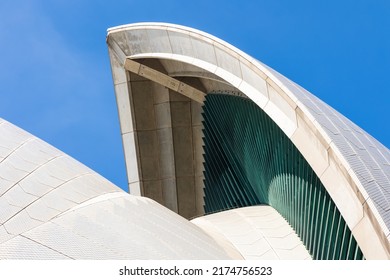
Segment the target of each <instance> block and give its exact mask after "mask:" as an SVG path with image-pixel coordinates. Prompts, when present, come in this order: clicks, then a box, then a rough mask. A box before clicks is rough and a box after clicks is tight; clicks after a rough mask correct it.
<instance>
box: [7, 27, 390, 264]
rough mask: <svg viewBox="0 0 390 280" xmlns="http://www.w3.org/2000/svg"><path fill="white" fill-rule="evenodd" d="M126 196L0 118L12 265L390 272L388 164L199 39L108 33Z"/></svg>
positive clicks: (339, 124)
mask: <svg viewBox="0 0 390 280" xmlns="http://www.w3.org/2000/svg"><path fill="white" fill-rule="evenodd" d="M107 44H108V49H109V55H110V60H111V68H112V74H113V81H114V87H115V94H116V99H117V105H118V112H119V119H120V127H121V135H122V140H123V147H124V156H125V160H126V168H127V176H128V185H129V191H130V194H128V193H126V192H124V191H122V190H121V189H119V188H118V187H116V186H114V185H113V184H112V183H110V182H108V181H107V180H106V179H104V178H103V177H101V176H100V175H98V174H97V173H95V172H93V171H92V170H90V169H89V168H87V167H85V166H84V165H82V164H81V163H79V162H77V161H75V160H74V159H72V158H71V157H69V156H67V155H65V154H64V153H62V152H61V151H59V150H57V149H55V148H54V147H52V146H50V145H48V144H46V143H44V142H43V141H41V140H39V139H38V138H36V137H34V136H32V135H30V134H29V133H27V132H25V131H23V130H21V129H20V128H17V127H15V126H13V125H12V124H10V123H9V122H7V121H5V120H1V119H0V259H8V258H17V259H64V258H71V259H389V258H390V151H389V149H388V148H386V147H385V146H383V145H382V144H381V143H379V142H378V141H377V140H376V139H374V138H373V137H372V136H370V135H369V134H368V133H366V132H365V131H364V130H362V129H361V128H359V127H358V126H357V125H355V124H354V123H353V122H351V121H350V120H349V119H347V118H346V117H344V116H343V115H341V114H340V113H338V112H337V111H336V110H334V109H333V108H331V107H330V106H329V105H327V104H325V103H324V102H323V101H321V100H319V99H318V98H317V97H315V96H314V95H313V94H311V93H310V92H308V91H306V90H305V89H303V88H302V87H300V86H299V85H297V84H296V83H294V82H292V81H290V80H289V79H287V78H286V77H284V76H282V75H281V74H279V73H278V72H276V71H275V70H273V69H271V68H269V67H268V66H266V65H264V64H263V63H261V62H259V61H258V60H256V59H254V58H252V57H250V56H248V55H247V54H245V53H243V52H242V51H240V50H238V49H236V48H235V47H233V46H231V45H230V44H228V43H226V42H224V41H222V40H220V39H218V38H216V37H214V36H211V35H209V34H206V33H204V32H201V31H198V30H194V29H191V28H187V27H183V26H178V25H172V24H165V23H140V24H130V25H125V26H119V27H115V28H111V29H109V30H108V35H107Z"/></svg>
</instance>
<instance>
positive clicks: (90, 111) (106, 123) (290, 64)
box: [0, 0, 390, 189]
mask: <svg viewBox="0 0 390 280" xmlns="http://www.w3.org/2000/svg"><path fill="white" fill-rule="evenodd" d="M147 21H158V22H169V23H176V24H182V25H187V26H190V27H193V28H197V29H200V30H202V31H205V32H208V33H210V34H212V35H215V36H217V37H219V38H221V39H223V40H225V41H227V42H229V43H231V44H232V45H234V46H236V47H237V48H239V49H241V50H243V51H244V52H246V53H248V54H249V55H251V56H253V57H255V58H257V59H258V60H260V61H262V62H263V63H265V64H267V65H269V66H270V67H272V68H274V69H275V70H277V71H278V72H280V73H282V74H283V75H285V76H287V77H288V78H290V79H291V80H293V81H295V82H297V83H298V84H300V85H301V86H303V87H304V88H306V89H308V90H309V91H311V92H312V93H313V94H315V95H316V96H318V97H319V98H320V99H322V100H324V101H325V102H326V103H328V104H329V105H331V106H332V107H334V108H335V109H336V110H338V111H339V112H341V113H342V114H343V115H345V116H346V117H348V118H349V119H351V120H352V121H353V122H355V123H356V124H357V125H359V126H360V127H362V128H363V129H364V130H366V131H367V132H368V133H370V134H371V135H373V136H374V137H375V138H377V139H378V140H379V141H380V142H382V143H383V144H384V145H385V146H387V147H388V148H389V147H390V129H389V122H390V117H389V116H390V1H388V0H364V1H363V0H327V1H313V0H294V1H291V0H253V1H250V0H248V1H245V0H241V1H235V0H233V1H228V0H224V1H219V0H218V1H213V0H208V1H207V0H196V1H173V0H166V1H161V0H159V1H148V0H137V1H132V0H110V1H108V0H105V1H103V0H53V1H51V0H0V117H1V118H4V119H6V120H8V121H10V122H12V123H14V124H16V125H17V126H20V127H22V128H23V129H25V130H27V131H29V132H31V133H33V134H34V135H36V136H38V137H40V138H41V139H43V140H45V141H47V142H49V143H50V144H52V145H54V146H55V147H57V148H59V149H60V150H62V151H64V152H65V153H67V154H69V155H71V156H73V157H74V158H76V159H78V160H79V161H81V162H82V163H84V164H86V165H87V166H89V167H91V168H92V169H94V170H95V171H97V172H98V173H100V174H102V175H103V176H105V177H106V178H108V179H109V180H111V181H112V182H113V183H115V184H117V185H118V186H120V187H121V188H124V189H127V186H126V182H127V181H126V171H125V164H124V157H123V152H122V142H121V137H120V130H119V121H118V115H117V110H116V103H115V97H114V91H113V83H112V78H111V70H110V64H109V59H108V52H107V46H106V43H105V37H106V30H107V28H109V27H114V26H117V25H122V24H128V23H135V22H147Z"/></svg>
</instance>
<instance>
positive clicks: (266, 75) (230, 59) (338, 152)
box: [107, 23, 390, 258]
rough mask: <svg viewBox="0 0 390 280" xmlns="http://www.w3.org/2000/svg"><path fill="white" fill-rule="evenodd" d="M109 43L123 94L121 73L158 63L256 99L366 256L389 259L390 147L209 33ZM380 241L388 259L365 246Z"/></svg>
mask: <svg viewBox="0 0 390 280" xmlns="http://www.w3.org/2000/svg"><path fill="white" fill-rule="evenodd" d="M107 42H108V45H109V50H110V52H111V59H112V61H114V60H115V61H116V62H115V63H114V64H112V69H113V76H114V84H115V85H116V86H118V87H119V86H120V85H121V83H123V82H125V75H124V74H123V73H124V72H123V71H121V70H120V67H122V68H123V64H124V61H125V60H126V59H137V58H152V59H153V58H154V59H160V60H162V63H164V65H165V66H166V65H168V66H169V63H170V61H174V62H179V63H181V64H180V66H181V68H179V69H169V68H167V69H166V70H167V72H168V74H170V72H171V73H174V75H177V76H180V71H182V72H183V73H185V75H188V74H189V73H191V72H193V73H195V76H197V77H205V76H206V75H205V74H204V73H209V74H212V75H215V76H216V77H219V78H221V79H222V80H224V81H225V82H227V83H229V84H230V85H232V86H234V87H235V88H236V89H238V90H239V91H241V92H242V93H244V94H245V95H246V96H248V97H249V98H250V99H252V100H253V101H254V102H255V103H256V104H257V105H258V106H259V107H260V108H262V109H263V110H264V111H265V112H266V113H267V114H268V115H269V116H270V117H271V118H272V119H273V120H274V121H275V122H276V123H277V124H278V125H279V127H280V128H281V129H282V130H283V131H284V132H285V133H286V135H287V136H288V137H289V138H290V139H291V140H292V141H293V143H294V144H295V145H296V146H297V148H298V149H299V150H300V151H301V153H302V154H303V156H304V157H305V158H306V159H307V161H308V162H309V164H310V165H311V166H312V167H313V169H314V171H315V172H316V173H317V175H318V176H319V178H320V179H321V181H322V182H323V184H324V185H325V187H326V188H327V191H328V192H329V193H330V195H331V196H332V198H333V199H334V201H335V203H336V205H337V206H338V207H339V209H340V212H341V213H342V214H343V216H344V218H345V219H346V222H347V223H348V225H349V227H350V228H351V230H352V232H353V233H354V235H355V237H356V239H357V241H358V243H359V245H360V247H361V248H362V250H363V253H364V254H365V256H366V257H368V258H370V256H373V257H384V256H385V255H386V256H387V258H389V257H390V245H389V244H390V243H389V239H390V230H389V229H390V151H389V149H388V148H386V147H385V146H383V145H382V144H381V143H379V142H378V141H377V140H375V139H374V138H373V137H372V136H370V135H369V134H368V133H366V132H365V131H363V130H362V129H361V128H359V127H358V126H357V125H355V124H354V123H352V122H351V121H350V120H348V119H347V118H346V117H344V116H343V115H341V114H340V113H338V112H337V111H336V110H334V109H333V108H331V107H330V106H328V105H327V104H325V103H324V102H323V101H321V100H319V99H318V98H317V97H315V96H314V95H312V94H311V93H309V92H308V91H306V90H305V89H303V88H302V87H300V86H299V85H297V84H295V83H294V82H292V81H290V80H289V79H287V78H286V77H284V76H282V75H281V74H279V73H278V72H276V71H275V70H273V69H271V68H269V67H268V66H266V65H264V64H262V63H261V62H259V61H258V60H256V59H254V58H252V57H250V56H248V55H247V54H245V53H243V52H242V51H240V50H239V49H237V48H235V47H234V46H231V45H230V44H228V43H226V42H224V41H222V40H220V39H218V38H216V37H214V36H212V35H209V34H207V33H204V32H201V31H198V30H195V29H191V28H187V27H183V26H179V25H173V24H166V23H138V24H130V25H124V26H119V27H115V28H111V29H109V30H108V37H107ZM120 65H122V66H120ZM172 65H179V64H177V63H176V64H174V63H173V64H172ZM190 66H191V67H192V68H191V67H190ZM201 71H203V72H201ZM308 136H309V137H308ZM311 136H312V137H311ZM373 234H375V235H376V236H377V239H376V240H377V241H375V242H376V243H375V244H379V243H381V244H382V245H380V246H383V248H386V249H384V251H383V252H385V251H386V253H384V254H383V255H381V254H380V256H378V255H377V254H376V252H375V251H378V250H376V249H374V248H377V247H376V246H374V245H373V243H372V244H369V243H368V242H366V240H370V239H371V240H373V239H374V238H373V236H374V235H373ZM364 243H366V244H364ZM370 248H371V249H370Z"/></svg>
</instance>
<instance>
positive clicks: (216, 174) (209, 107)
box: [203, 94, 364, 259]
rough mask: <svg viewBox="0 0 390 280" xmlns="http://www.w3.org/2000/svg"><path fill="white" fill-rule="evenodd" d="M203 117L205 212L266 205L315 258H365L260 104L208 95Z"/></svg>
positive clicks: (316, 180)
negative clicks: (276, 212) (286, 222)
mask: <svg viewBox="0 0 390 280" xmlns="http://www.w3.org/2000/svg"><path fill="white" fill-rule="evenodd" d="M203 119H204V121H203V125H204V130H203V133H204V169H205V171H204V176H205V189H204V193H205V198H204V201H205V212H206V213H213V212H218V211H222V210H226V209H232V208H237V207H244V206H251V205H259V204H267V205H270V206H272V207H273V208H275V209H276V210H277V211H278V212H279V213H280V214H281V215H282V216H283V217H284V218H285V219H286V220H287V221H288V222H289V223H290V225H291V226H292V227H293V228H294V230H295V231H296V233H297V234H298V235H299V236H300V238H301V239H302V241H303V243H304V244H305V246H306V248H307V249H308V250H309V252H310V254H311V255H312V256H313V258H314V259H364V256H363V254H362V252H361V250H360V248H359V246H358V245H357V243H356V240H355V238H354V237H353V235H352V234H351V231H350V229H349V228H348V226H347V225H346V223H345V221H344V219H343V217H342V216H341V214H340V212H339V210H338V209H337V207H336V205H335V204H334V202H333V201H332V199H331V198H330V196H329V194H328V193H327V192H326V190H325V188H324V186H323V185H322V183H321V181H320V180H319V178H318V177H317V175H316V174H315V173H314V171H313V169H312V168H311V167H310V165H309V164H308V163H307V161H306V160H305V159H304V158H303V156H302V155H301V154H300V152H299V151H298V150H297V148H296V147H295V146H294V144H293V143H292V142H291V141H290V139H289V138H288V137H287V136H286V135H285V134H284V133H283V131H282V130H281V129H280V128H279V127H278V126H277V125H276V124H275V123H274V122H273V121H272V120H271V119H270V118H269V117H268V115H267V114H265V113H264V112H263V111H262V110H261V109H260V108H259V107H258V106H257V105H256V104H254V103H253V102H252V101H250V100H248V99H244V98H241V97H237V96H232V95H225V94H208V95H207V97H206V101H205V105H204V107H203Z"/></svg>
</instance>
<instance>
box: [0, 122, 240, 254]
mask: <svg viewBox="0 0 390 280" xmlns="http://www.w3.org/2000/svg"><path fill="white" fill-rule="evenodd" d="M238 255H239V254H238ZM229 258H231V256H230V255H229V254H228V253H226V252H225V251H224V250H223V249H222V248H221V247H220V246H219V245H218V244H217V243H216V242H215V241H214V240H213V239H212V238H211V237H209V236H208V235H207V234H205V233H204V232H203V231H202V230H200V229H199V228H198V227H197V226H195V225H193V224H192V223H190V222H189V221H187V220H185V219H184V218H182V217H180V216H179V215H177V214H175V213H173V212H172V211H170V210H168V209H167V208H165V207H163V206H161V205H160V204H158V203H156V202H154V201H152V200H150V199H148V198H144V197H135V196H132V195H130V194H128V193H126V192H124V191H122V190H121V189H119V188H118V187H116V186H115V185H113V184H112V183H110V182H109V181H107V180H106V179H105V178H103V177H102V176H100V175H98V174H97V173H95V172H94V171H92V170H91V169H89V168H87V167H85V166H84V165H82V164H81V163H79V162H78V161H76V160H74V159H72V158H71V157H69V156H68V155H66V154H64V153H62V152H61V151H59V150H57V149H55V148H54V147H52V146H50V145H49V144H47V143H45V142H44V141H42V140H40V139H38V138H36V137H34V136H33V135H31V134H29V133H27V132H25V131H23V130H22V129H20V128H18V127H16V126H14V125H12V124H10V123H9V122H7V121H5V120H3V119H0V259H229Z"/></svg>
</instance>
